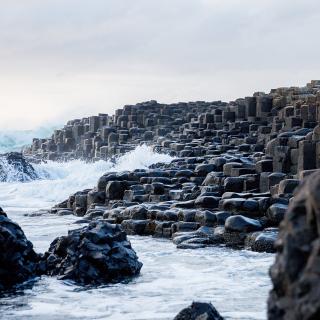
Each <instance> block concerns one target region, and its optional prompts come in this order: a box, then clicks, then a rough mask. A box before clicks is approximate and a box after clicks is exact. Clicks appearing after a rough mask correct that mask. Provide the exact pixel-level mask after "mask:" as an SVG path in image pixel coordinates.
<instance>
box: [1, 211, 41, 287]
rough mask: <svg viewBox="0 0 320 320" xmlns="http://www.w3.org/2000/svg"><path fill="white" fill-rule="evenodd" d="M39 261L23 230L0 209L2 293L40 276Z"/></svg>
mask: <svg viewBox="0 0 320 320" xmlns="http://www.w3.org/2000/svg"><path fill="white" fill-rule="evenodd" d="M39 259H40V257H39V255H37V254H36V253H35V251H34V250H33V246H32V243H31V242H30V241H28V240H27V238H26V236H25V235H24V233H23V231H22V229H21V228H20V227H19V226H18V225H17V224H16V223H14V222H13V221H11V220H10V219H9V218H7V217H6V214H5V213H4V212H3V211H2V209H0V291H2V290H7V289H11V288H12V287H14V286H15V285H16V284H20V283H22V282H24V281H26V280H28V279H30V278H32V277H34V276H36V275H37V274H39V273H40V271H39V266H38V262H39Z"/></svg>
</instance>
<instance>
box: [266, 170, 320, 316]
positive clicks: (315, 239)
mask: <svg viewBox="0 0 320 320" xmlns="http://www.w3.org/2000/svg"><path fill="white" fill-rule="evenodd" d="M319 226H320V174H319V172H318V173H315V174H313V175H311V176H309V177H308V178H307V179H306V180H304V181H303V183H302V185H301V186H300V187H299V189H298V190H297V194H296V196H295V198H294V200H293V201H292V203H291V204H290V205H289V208H288V211H287V213H286V215H285V217H284V220H283V222H282V223H281V225H280V233H279V240H277V242H276V245H277V256H276V261H275V263H274V264H273V266H272V267H271V269H270V275H271V279H272V283H273V289H272V290H271V292H270V295H269V301H268V316H269V319H272V320H277V319H290V320H291V319H293V320H295V319H296V320H304V319H310V320H311V319H313V320H316V319H320V299H319V297H320V272H319V271H320V236H319V234H320V230H319V228H320V227H319Z"/></svg>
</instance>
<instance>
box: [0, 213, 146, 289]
mask: <svg viewBox="0 0 320 320" xmlns="http://www.w3.org/2000/svg"><path fill="white" fill-rule="evenodd" d="M141 267H142V263H141V262H139V261H138V257H137V255H136V253H135V251H134V250H133V249H132V247H131V244H130V242H129V241H128V240H127V235H126V233H125V232H124V231H123V230H122V229H121V228H120V226H119V225H111V224H109V223H107V222H105V221H98V222H92V223H90V224H89V225H88V226H87V227H83V228H81V229H77V230H72V231H69V233H68V236H63V237H59V238H57V239H55V240H54V241H53V242H52V243H51V245H50V248H49V250H48V251H47V252H46V253H45V254H44V255H40V254H37V253H36V252H35V251H34V250H33V245H32V243H31V242H30V241H28V240H27V238H26V236H25V235H24V233H23V231H22V229H21V228H20V227H19V225H18V224H16V223H14V222H13V221H11V220H10V219H9V218H8V217H7V215H6V213H5V212H4V211H3V210H2V209H1V208H0V292H1V291H4V290H10V289H14V288H15V286H16V285H19V284H22V283H23V282H25V281H27V280H29V279H32V278H35V277H36V276H41V275H44V274H47V275H51V276H59V278H60V279H70V280H73V281H75V282H77V283H78V284H81V285H86V284H90V285H100V284H105V283H116V282H120V281H123V280H128V279H130V278H132V277H133V276H136V275H138V274H139V272H140V269H141Z"/></svg>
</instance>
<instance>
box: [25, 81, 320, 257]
mask: <svg viewBox="0 0 320 320" xmlns="http://www.w3.org/2000/svg"><path fill="white" fill-rule="evenodd" d="M319 120H320V81H311V82H310V83H309V84H307V85H306V86H305V87H302V88H297V87H290V88H278V89H273V90H271V92H270V93H269V94H264V93H261V92H259V93H255V94H254V95H253V96H252V97H246V98H244V99H237V100H236V101H233V102H230V103H224V102H221V101H216V102H201V101H198V102H190V103H176V104H171V105H166V104H159V103H157V102H156V101H149V102H145V103H140V104H137V105H134V106H132V105H130V106H128V105H127V106H124V108H123V109H119V110H117V111H116V113H115V115H114V116H108V115H105V114H100V115H99V116H97V117H90V118H84V119H81V120H74V121H70V122H68V124H67V125H66V126H65V127H64V128H63V129H61V130H58V131H55V132H54V134H53V136H52V137H51V138H50V139H44V140H37V139H35V140H34V143H33V145H32V147H31V148H29V149H28V150H27V153H30V154H32V155H33V156H35V157H39V158H52V159H70V158H84V159H106V158H110V157H113V156H117V155H120V154H122V153H123V152H126V151H127V150H131V149H132V148H134V147H135V146H137V145H139V144H141V143H147V144H149V145H150V146H151V147H153V148H154V150H156V151H158V152H164V153H169V154H170V155H172V156H175V159H174V160H173V161H171V163H158V164H154V165H152V166H150V168H149V169H139V170H134V171H131V172H127V171H126V172H108V173H106V174H105V175H103V176H102V177H101V178H100V179H99V181H98V183H97V185H96V187H95V188H93V189H92V190H80V191H79V192H77V193H75V194H74V195H71V196H70V197H69V199H67V200H66V201H64V202H63V203H60V204H58V205H57V206H55V207H54V208H53V209H52V213H58V214H65V213H73V214H75V215H77V216H82V217H84V218H85V219H87V220H88V221H91V220H96V219H105V220H107V221H108V222H110V223H117V224H121V225H122V227H123V228H124V230H125V231H126V232H127V233H129V234H139V235H153V236H157V237H166V238H173V240H174V242H175V243H176V244H177V246H178V248H181V249H182V248H183V249H187V248H201V247H205V246H209V245H217V244H221V243H224V244H226V245H228V246H232V247H247V248H251V249H252V250H255V251H259V252H260V251H266V252H274V251H275V248H274V242H275V239H276V237H277V233H278V226H279V223H280V222H281V221H282V220H283V217H284V215H285V212H286V209H287V207H288V205H289V200H290V198H291V197H292V196H293V193H294V190H295V189H296V188H297V187H298V186H299V183H300V180H301V179H302V178H303V177H304V176H307V175H309V174H311V173H312V172H313V170H317V169H320V161H319V159H320V154H319V152H320V126H319ZM202 227H204V228H202ZM200 228H201V229H200Z"/></svg>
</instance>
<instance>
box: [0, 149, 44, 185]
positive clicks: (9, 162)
mask: <svg viewBox="0 0 320 320" xmlns="http://www.w3.org/2000/svg"><path fill="white" fill-rule="evenodd" d="M35 179H38V175H37V173H36V171H35V169H34V167H33V166H32V165H31V164H30V163H29V162H28V161H27V160H26V158H25V157H24V156H23V155H22V154H21V153H18V152H10V153H6V154H2V155H0V182H5V181H22V182H23V181H30V180H35Z"/></svg>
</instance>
